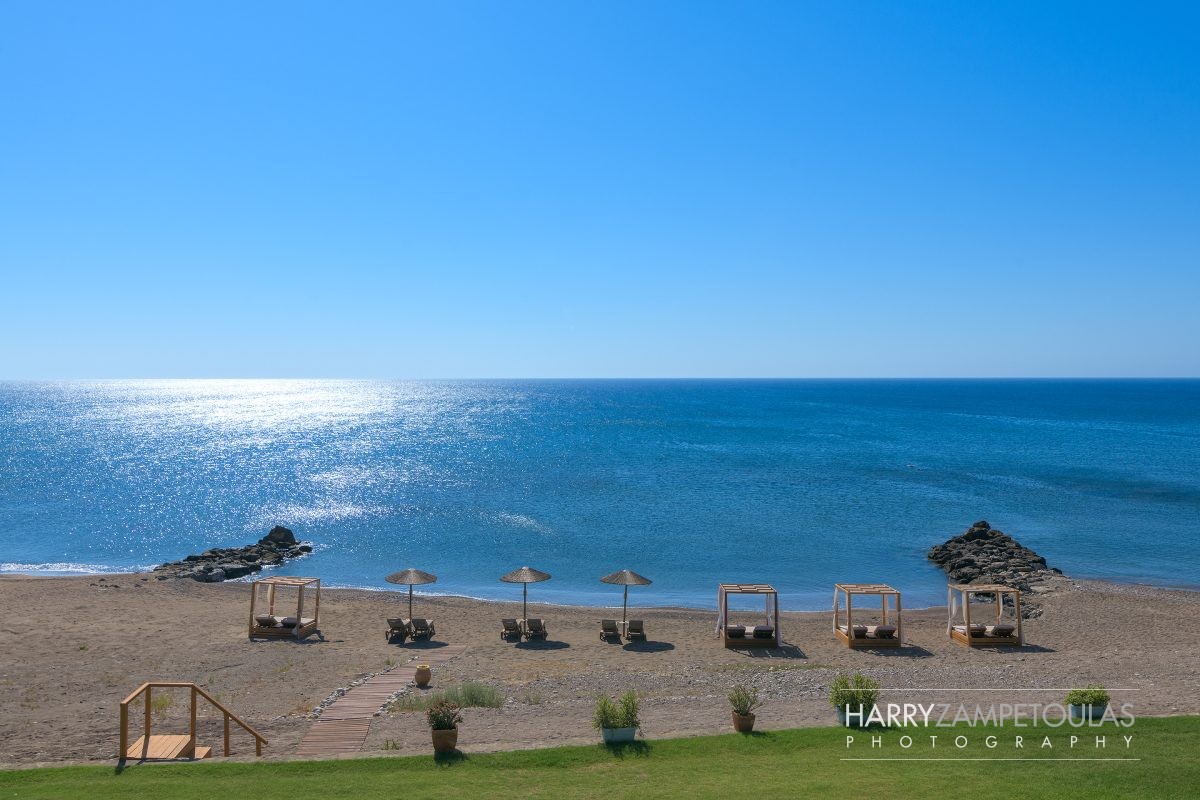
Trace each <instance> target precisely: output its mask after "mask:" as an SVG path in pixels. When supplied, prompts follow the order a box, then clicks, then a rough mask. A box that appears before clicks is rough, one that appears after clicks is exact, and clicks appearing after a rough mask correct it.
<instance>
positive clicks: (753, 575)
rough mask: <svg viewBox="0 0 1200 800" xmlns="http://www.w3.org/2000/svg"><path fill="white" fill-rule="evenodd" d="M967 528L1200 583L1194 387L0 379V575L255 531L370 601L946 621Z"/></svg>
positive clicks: (138, 556)
mask: <svg viewBox="0 0 1200 800" xmlns="http://www.w3.org/2000/svg"><path fill="white" fill-rule="evenodd" d="M977 519H987V520H988V521H989V522H991V523H992V525H993V526H995V527H998V528H1001V529H1003V530H1004V531H1006V532H1008V533H1011V534H1013V535H1014V536H1016V537H1018V538H1019V539H1020V540H1021V541H1022V542H1024V543H1025V544H1027V545H1029V546H1030V547H1032V548H1033V549H1035V550H1037V551H1039V552H1040V553H1042V554H1043V555H1045V556H1046V557H1047V558H1048V559H1049V561H1050V563H1051V564H1052V565H1056V566H1059V567H1060V568H1062V569H1063V570H1065V571H1066V572H1067V573H1068V574H1071V575H1074V576H1079V577H1102V578H1110V579H1117V580H1136V581H1147V582H1156V583H1166V584H1172V585H1181V584H1185V583H1186V582H1187V581H1188V580H1189V578H1190V577H1192V576H1194V575H1195V569H1194V567H1193V565H1195V564H1196V563H1200V536H1198V535H1197V532H1198V531H1200V381H498V382H449V381H447V382H425V381H422V382H359V381H112V382H54V383H7V384H3V383H0V562H3V564H2V566H0V569H3V570H4V571H25V572H34V571H41V572H52V571H75V570H79V571H107V570H127V569H130V568H133V567H141V566H145V565H151V564H155V563H158V562H161V561H164V560H173V559H176V558H180V557H182V556H184V555H186V554H188V553H190V552H199V551H201V550H203V549H206V548H209V547H214V546H233V545H241V544H244V543H246V542H248V541H251V540H253V539H256V538H258V537H259V536H261V535H262V534H263V533H265V532H266V530H267V529H268V528H270V527H271V526H272V525H274V524H277V523H278V524H283V525H287V526H289V527H291V528H293V529H294V530H295V531H296V533H297V535H298V536H300V537H302V538H305V539H310V540H312V541H314V542H316V543H317V545H318V549H317V551H316V552H315V553H314V554H313V555H312V556H311V557H309V558H307V559H304V560H302V561H300V562H297V563H295V564H292V565H289V566H287V567H285V568H283V569H282V570H281V571H283V572H287V573H296V574H311V575H318V576H321V577H322V578H324V579H325V581H326V583H327V585H335V586H338V585H340V586H363V587H378V588H384V587H387V586H388V585H387V584H385V583H384V582H383V576H384V575H385V574H387V573H388V572H391V571H393V570H395V569H399V568H402V567H408V566H416V567H420V568H422V569H425V570H429V571H431V572H435V573H437V574H438V575H439V576H440V577H441V580H440V581H439V583H438V584H436V585H435V586H433V587H430V588H432V589H436V590H437V591H439V592H445V593H456V594H467V595H473V596H477V597H486V598H493V599H510V598H517V597H519V596H520V588H519V587H515V586H511V585H508V584H502V583H499V582H498V581H497V578H498V576H499V575H500V574H501V573H504V572H507V571H509V570H510V569H513V568H515V567H518V566H521V565H523V564H529V565H531V566H534V567H538V568H540V569H543V570H546V571H548V572H550V573H552V574H553V575H554V579H553V580H551V581H549V582H548V583H543V584H538V585H535V586H532V587H530V595H531V598H534V599H540V600H546V601H551V602H581V603H596V604H601V603H612V602H618V603H619V591H618V590H616V589H614V588H613V587H608V586H605V585H603V584H600V583H599V582H598V581H597V578H598V577H599V576H600V575H604V574H606V573H608V572H611V571H613V570H615V569H618V568H621V567H630V568H632V569H634V570H637V571H638V572H641V573H643V574H645V575H648V576H650V577H651V578H653V579H654V581H655V582H654V585H653V586H650V587H646V588H644V589H642V588H638V589H634V590H633V591H632V592H631V600H632V601H633V602H634V603H638V604H643V605H662V604H687V605H699V606H710V605H713V604H714V603H715V593H716V584H717V583H718V581H723V580H724V581H769V582H772V583H774V584H775V585H776V586H777V587H778V588H779V589H780V590H781V592H782V597H781V602H782V604H783V605H784V606H785V607H787V608H792V609H804V608H825V607H827V605H828V604H829V602H830V600H831V597H832V584H833V583H834V582H835V581H886V582H889V583H891V584H893V585H894V586H896V587H897V588H899V589H901V590H902V591H903V592H904V594H905V605H906V606H918V605H932V604H938V603H940V602H942V601H943V600H944V597H945V589H944V586H945V581H944V579H943V577H942V574H941V572H940V571H939V570H937V569H936V568H934V567H933V566H931V565H930V564H929V563H928V562H927V561H926V559H925V551H926V550H927V549H928V548H929V547H930V546H931V545H933V544H935V543H937V542H940V541H942V540H944V539H946V538H947V537H949V536H952V535H955V534H958V533H961V532H962V531H963V530H964V529H965V528H966V527H967V526H968V525H970V523H971V522H973V521H975V520H977Z"/></svg>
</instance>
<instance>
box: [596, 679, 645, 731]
mask: <svg viewBox="0 0 1200 800" xmlns="http://www.w3.org/2000/svg"><path fill="white" fill-rule="evenodd" d="M640 726H641V723H640V721H639V720H638V696H637V692H635V691H633V690H632V689H630V690H629V691H627V692H625V694H623V695H621V698H620V700H618V701H616V702H614V701H613V699H612V698H611V697H609V696H608V695H606V694H602V695H598V696H597V697H596V710H595V711H594V712H592V727H594V728H598V729H599V730H600V734H601V735H602V736H603V737H604V743H605V744H614V743H616V742H632V741H633V740H634V737H635V736H636V735H637V731H638V728H639V727H640Z"/></svg>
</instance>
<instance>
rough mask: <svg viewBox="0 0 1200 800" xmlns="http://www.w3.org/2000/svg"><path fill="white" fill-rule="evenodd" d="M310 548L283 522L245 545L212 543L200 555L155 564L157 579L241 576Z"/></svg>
mask: <svg viewBox="0 0 1200 800" xmlns="http://www.w3.org/2000/svg"><path fill="white" fill-rule="evenodd" d="M311 552H312V545H310V544H303V543H301V542H298V541H296V536H295V535H294V534H293V533H292V532H291V531H290V530H288V529H287V528H285V527H283V526H282V525H276V526H275V527H274V528H272V529H271V530H270V532H269V533H268V534H267V535H266V536H264V537H263V538H261V539H259V540H258V542H257V543H256V544H248V545H246V546H245V547H215V548H213V549H212V550H205V551H204V552H203V553H200V554H199V555H196V554H193V555H190V556H187V557H186V558H184V559H182V560H180V561H171V562H169V563H166V564H161V565H159V566H157V567H155V568H154V574H155V576H156V577H157V578H158V579H159V580H160V581H165V580H170V579H172V578H191V579H192V580H196V581H203V582H205V583H220V582H221V581H228V580H233V579H234V578H243V577H245V576H247V575H250V574H253V573H255V572H258V571H260V570H261V569H262V568H263V567H271V566H275V565H276V564H282V563H283V562H284V561H287V560H288V559H291V558H299V557H300V556H303V555H307V554H308V553H311Z"/></svg>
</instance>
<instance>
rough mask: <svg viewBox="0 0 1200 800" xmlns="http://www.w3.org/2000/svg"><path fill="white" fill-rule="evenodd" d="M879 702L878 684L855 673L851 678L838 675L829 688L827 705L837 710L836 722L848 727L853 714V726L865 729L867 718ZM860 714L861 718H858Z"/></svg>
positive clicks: (859, 673)
mask: <svg viewBox="0 0 1200 800" xmlns="http://www.w3.org/2000/svg"><path fill="white" fill-rule="evenodd" d="M878 701H879V684H878V683H876V682H875V681H873V680H871V679H870V678H868V677H867V676H866V675H863V674H862V673H861V672H856V673H854V675H852V676H846V675H844V674H842V675H838V676H837V677H836V678H834V680H833V685H832V686H830V687H829V704H830V705H831V706H833V707H834V708H835V709H837V715H838V722H840V723H841V724H842V725H850V722H849V720H850V716H849V715H850V714H851V713H853V714H854V720H855V726H856V727H860V728H861V727H865V726H866V720H867V716H868V715H869V714H870V713H871V709H873V708H875V704H876V703H877V702H878ZM860 712H861V714H862V716H861V717H860V716H858V715H859V713H860Z"/></svg>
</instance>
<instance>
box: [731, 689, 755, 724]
mask: <svg viewBox="0 0 1200 800" xmlns="http://www.w3.org/2000/svg"><path fill="white" fill-rule="evenodd" d="M762 704H763V701H762V700H759V699H758V689H747V688H746V687H745V686H735V687H733V691H732V692H730V693H729V705H730V706H732V707H733V713H735V714H737V715H738V716H739V717H745V716H749V715H750V714H753V713H754V711H755V709H757V708H760V707H761V706H762Z"/></svg>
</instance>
